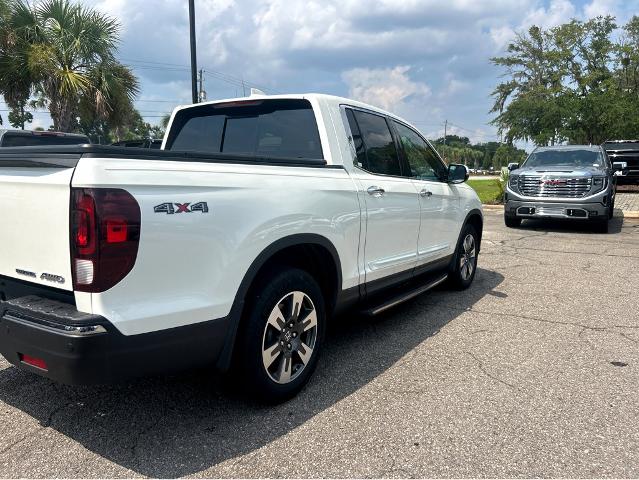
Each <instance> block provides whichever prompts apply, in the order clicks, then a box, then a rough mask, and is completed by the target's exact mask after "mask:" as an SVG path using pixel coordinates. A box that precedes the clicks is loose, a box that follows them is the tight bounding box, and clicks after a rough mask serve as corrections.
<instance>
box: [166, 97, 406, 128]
mask: <svg viewBox="0 0 639 480" xmlns="http://www.w3.org/2000/svg"><path fill="white" fill-rule="evenodd" d="M262 99H264V100H278V99H280V100H281V99H298V100H311V101H312V100H317V101H319V102H320V103H326V104H330V105H342V104H345V105H351V106H353V107H359V108H363V109H366V110H371V111H374V112H377V113H381V114H382V115H387V116H389V117H392V118H396V119H397V120H400V121H402V122H404V123H408V122H407V121H406V120H405V119H403V118H401V117H399V116H397V115H395V114H394V113H391V112H389V111H387V110H384V109H382V108H379V107H376V106H374V105H370V104H368V103H364V102H360V101H357V100H353V99H351V98H346V97H340V96H337V95H328V94H325V93H287V94H279V95H250V96H248V97H238V98H225V99H220V100H211V101H208V102H202V103H195V104H188V105H178V106H177V107H175V110H174V112H173V113H175V112H176V111H178V110H182V109H185V108H189V107H196V106H198V105H200V106H201V105H214V104H216V103H226V102H245V101H250V100H262ZM413 128H415V129H417V127H415V126H413Z"/></svg>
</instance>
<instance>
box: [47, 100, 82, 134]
mask: <svg viewBox="0 0 639 480" xmlns="http://www.w3.org/2000/svg"><path fill="white" fill-rule="evenodd" d="M75 110H76V109H75V102H74V101H73V100H70V99H67V98H57V99H55V100H52V101H51V104H50V105H49V113H51V118H52V119H53V129H54V130H56V131H58V132H67V133H71V132H72V130H73V127H74V120H75Z"/></svg>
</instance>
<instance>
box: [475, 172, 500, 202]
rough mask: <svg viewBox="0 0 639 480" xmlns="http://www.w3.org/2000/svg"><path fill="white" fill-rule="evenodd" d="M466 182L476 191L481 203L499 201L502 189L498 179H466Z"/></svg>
mask: <svg viewBox="0 0 639 480" xmlns="http://www.w3.org/2000/svg"><path fill="white" fill-rule="evenodd" d="M467 183H468V185H470V186H471V187H472V188H473V189H474V190H475V191H476V192H477V195H478V196H479V199H480V200H481V203H487V204H496V203H501V194H502V189H501V186H500V185H499V180H498V179H496V178H495V179H491V180H468V182H467Z"/></svg>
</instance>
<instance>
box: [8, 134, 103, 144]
mask: <svg viewBox="0 0 639 480" xmlns="http://www.w3.org/2000/svg"><path fill="white" fill-rule="evenodd" d="M85 143H91V141H90V140H89V137H81V136H69V135H47V134H35V135H33V134H24V133H13V132H7V133H5V134H4V135H3V136H2V146H3V147H38V146H46V145H81V144H85Z"/></svg>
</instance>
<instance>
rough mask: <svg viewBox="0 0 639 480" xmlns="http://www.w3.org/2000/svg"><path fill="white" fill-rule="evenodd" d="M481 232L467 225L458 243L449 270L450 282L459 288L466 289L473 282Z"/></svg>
mask: <svg viewBox="0 0 639 480" xmlns="http://www.w3.org/2000/svg"><path fill="white" fill-rule="evenodd" d="M478 254H479V234H478V233H477V230H475V227H473V226H472V225H466V226H465V227H464V229H463V230H462V234H461V235H460V237H459V242H458V243H457V249H456V250H455V255H454V256H453V261H452V263H451V265H450V268H449V272H448V282H449V284H450V285H451V286H452V287H453V288H455V289H457V290H465V289H467V288H468V287H470V285H471V284H472V283H473V280H474V278H475V273H476V271H477V255H478Z"/></svg>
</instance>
